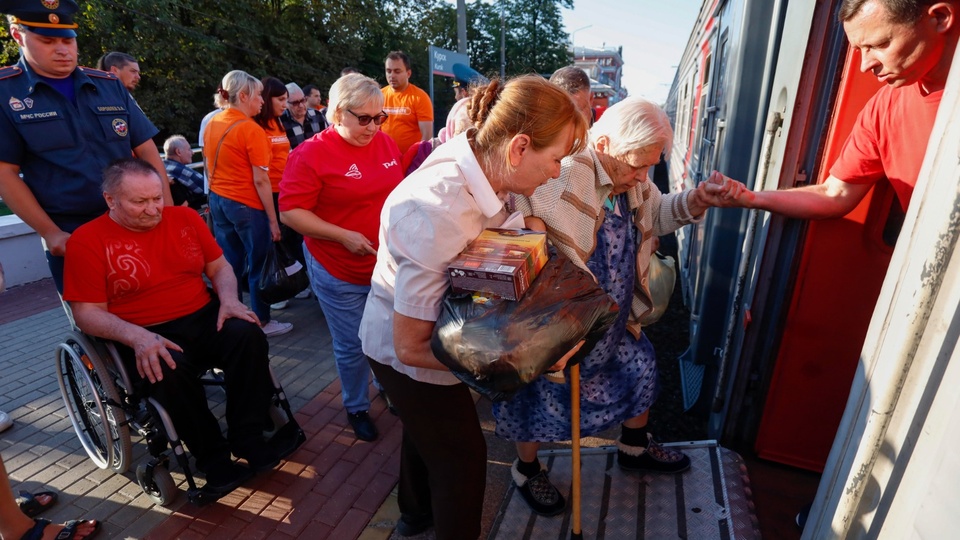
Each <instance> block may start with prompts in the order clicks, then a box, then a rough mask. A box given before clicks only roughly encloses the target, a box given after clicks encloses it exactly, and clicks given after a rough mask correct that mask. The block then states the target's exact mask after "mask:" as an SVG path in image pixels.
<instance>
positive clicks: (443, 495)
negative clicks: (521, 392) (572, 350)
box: [360, 75, 587, 540]
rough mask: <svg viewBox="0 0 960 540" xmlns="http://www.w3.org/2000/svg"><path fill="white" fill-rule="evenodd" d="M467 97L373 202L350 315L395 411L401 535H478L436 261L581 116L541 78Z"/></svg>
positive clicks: (475, 482)
mask: <svg viewBox="0 0 960 540" xmlns="http://www.w3.org/2000/svg"><path fill="white" fill-rule="evenodd" d="M470 99H471V102H470V108H469V114H470V125H471V127H470V128H469V129H468V130H467V131H466V132H464V133H462V134H461V135H458V136H457V137H454V138H453V139H451V140H449V141H447V142H446V143H444V144H443V145H441V146H440V147H438V148H437V149H436V150H435V151H434V152H433V153H431V154H430V156H429V157H427V159H426V161H424V163H423V165H421V166H420V168H419V169H417V170H416V171H415V172H413V174H411V175H410V176H408V177H407V178H406V179H405V180H404V181H403V182H401V183H400V185H399V186H397V188H396V189H395V190H393V192H392V193H391V194H390V196H389V197H387V200H386V202H385V203H384V205H383V212H382V213H381V216H380V234H379V238H380V247H379V251H378V253H377V264H376V267H375V268H374V271H373V278H372V281H371V290H370V294H369V296H368V297H367V303H366V308H365V309H364V313H363V321H362V323H361V325H360V339H361V340H362V342H363V352H364V353H366V355H367V356H368V357H369V361H370V365H371V366H372V368H373V372H374V374H375V375H376V376H377V379H378V380H379V381H380V384H382V385H383V386H384V388H385V389H386V390H387V393H388V394H389V395H390V398H391V399H392V400H393V403H394V405H395V406H396V409H397V412H398V413H399V415H400V419H401V420H403V442H402V443H401V447H400V485H399V491H398V497H397V498H398V504H399V506H400V514H401V516H400V521H399V522H398V523H397V532H398V533H399V534H401V535H402V536H411V535H413V534H416V533H419V532H420V531H422V530H425V529H426V528H428V527H430V526H431V524H432V525H435V526H436V537H437V539H438V540H446V539H458V540H462V539H475V538H477V537H478V536H479V535H480V517H481V514H482V510H483V491H484V487H485V483H486V457H487V456H486V444H485V442H484V439H483V432H482V431H481V429H480V421H479V420H478V419H477V411H476V406H475V405H474V402H473V398H472V397H471V396H470V390H469V389H468V388H467V386H466V385H465V384H463V383H461V382H460V381H459V380H458V379H457V378H456V377H454V375H453V374H452V373H450V370H448V369H447V368H446V367H444V365H443V364H441V363H440V361H439V360H437V358H436V357H435V356H434V355H433V353H432V352H431V349H430V336H431V335H432V333H433V329H434V325H435V324H436V320H437V317H438V316H439V315H440V306H441V301H442V299H443V295H444V292H445V291H446V290H447V287H448V286H449V281H448V279H447V266H448V265H449V264H450V262H451V261H453V259H454V258H456V257H457V255H459V254H460V252H461V251H463V250H464V248H466V247H467V246H468V245H469V244H470V242H471V241H473V240H474V239H475V238H476V237H477V236H479V235H480V233H481V232H482V231H483V230H484V229H485V228H488V227H499V226H501V225H503V223H504V222H505V221H506V219H507V217H508V216H507V211H506V210H505V208H504V202H503V201H504V200H505V199H507V198H509V196H510V194H511V193H521V194H527V195H530V194H532V193H533V191H534V189H536V188H537V186H539V185H541V184H543V183H544V182H546V181H547V180H549V179H550V178H554V177H556V176H559V174H560V162H561V160H562V159H563V158H564V156H567V155H569V154H571V153H574V152H578V151H579V150H580V149H582V148H583V146H584V145H585V144H586V141H585V139H586V131H587V123H586V119H585V118H583V116H582V115H580V114H578V113H577V112H576V109H575V108H574V106H573V102H572V101H571V100H570V96H568V95H567V94H566V93H565V92H564V91H563V90H561V89H560V88H558V87H556V86H554V85H552V84H550V83H548V82H547V81H546V80H545V79H544V78H543V77H540V76H536V75H527V76H523V77H518V78H516V79H513V80H511V81H509V82H507V83H506V84H504V83H503V82H502V81H499V80H494V81H493V82H491V83H490V84H489V85H487V86H482V87H480V88H478V89H477V91H476V93H475V94H474V95H473V97H472V98H470ZM568 356H569V355H568ZM565 361H566V357H565V358H563V359H561V364H562V363H563V362H565ZM560 367H562V365H558V366H555V368H560Z"/></svg>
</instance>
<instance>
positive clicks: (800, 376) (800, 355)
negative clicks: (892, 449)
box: [755, 51, 902, 471]
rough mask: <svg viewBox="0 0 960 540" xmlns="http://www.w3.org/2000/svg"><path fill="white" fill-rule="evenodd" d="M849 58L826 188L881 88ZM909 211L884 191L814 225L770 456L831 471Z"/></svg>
mask: <svg viewBox="0 0 960 540" xmlns="http://www.w3.org/2000/svg"><path fill="white" fill-rule="evenodd" d="M854 55H855V53H854V52H853V51H848V52H847V55H846V60H845V63H844V67H843V76H842V79H841V82H840V86H839V90H838V92H837V97H836V102H835V106H834V108H833V117H832V120H831V123H830V126H829V129H828V131H827V134H826V138H825V140H824V141H823V143H824V145H823V148H824V151H823V153H822V156H821V158H820V165H819V174H818V175H817V179H816V181H817V182H823V181H824V180H825V179H826V178H827V176H829V170H830V165H831V164H832V163H833V162H834V161H835V160H836V158H837V156H838V154H839V152H840V149H841V147H842V145H843V142H844V140H845V139H846V137H847V134H848V133H849V132H850V129H851V127H852V125H853V123H854V121H855V119H856V117H857V114H858V113H859V111H860V110H861V109H862V107H863V105H864V104H865V103H866V101H867V100H868V99H869V98H870V97H871V96H872V95H873V94H874V93H875V92H876V90H877V89H878V88H879V83H878V82H877V81H876V78H875V77H874V76H873V75H872V74H863V73H860V71H859V57H858V56H857V57H856V58H855V57H854ZM900 220H902V212H900V211H899V203H898V202H897V201H896V198H895V196H894V193H893V191H892V189H890V187H889V185H888V184H887V183H885V182H881V183H879V184H878V185H877V186H876V187H874V189H872V190H871V192H870V194H868V196H867V197H866V198H865V199H864V200H863V201H862V202H861V204H860V205H859V206H858V207H857V208H856V209H854V210H853V211H852V212H851V213H850V214H848V215H847V216H845V217H843V218H841V219H831V220H823V221H812V222H810V223H809V225H808V226H807V231H806V235H805V237H804V238H803V240H802V247H801V252H800V253H801V255H800V257H799V263H798V265H797V271H796V280H795V284H794V289H793V292H792V295H791V299H790V304H789V308H788V312H787V315H786V320H785V324H784V326H783V334H782V338H781V343H780V347H779V351H778V353H777V358H776V363H775V367H774V370H773V374H772V377H771V381H770V386H769V390H768V392H767V398H766V403H765V406H764V409H763V415H762V419H761V421H760V426H759V431H758V433H757V438H756V444H755V448H756V451H757V453H758V455H759V456H760V457H763V458H765V459H770V460H773V461H778V462H781V463H787V464H790V465H794V466H798V467H802V468H806V469H811V470H815V471H821V470H822V469H823V465H824V463H825V461H826V458H827V454H828V453H829V450H830V446H831V444H832V443H833V439H834V436H835V434H836V430H837V426H838V425H839V422H840V417H841V415H842V413H843V408H844V404H845V403H846V399H847V395H848V393H849V390H850V384H851V381H852V378H853V374H854V370H855V369H856V365H857V360H858V358H859V353H860V350H861V348H862V346H863V340H864V336H865V335H866V331H867V326H868V324H869V322H870V317H871V315H872V313H873V307H874V304H875V303H876V299H877V296H878V295H879V292H880V286H881V284H882V281H883V278H884V275H885V273H886V269H887V266H888V264H889V262H890V255H891V253H892V243H893V241H895V238H896V233H895V232H894V231H896V230H897V228H898V227H897V222H898V221H900Z"/></svg>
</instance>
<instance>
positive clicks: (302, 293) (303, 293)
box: [294, 287, 310, 300]
mask: <svg viewBox="0 0 960 540" xmlns="http://www.w3.org/2000/svg"><path fill="white" fill-rule="evenodd" d="M294 298H296V299H297V300H303V299H304V298H310V288H309V287H307V288H306V289H304V290H302V291H300V292H298V293H297V295H296V296H294Z"/></svg>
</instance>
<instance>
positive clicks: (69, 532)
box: [20, 518, 100, 540]
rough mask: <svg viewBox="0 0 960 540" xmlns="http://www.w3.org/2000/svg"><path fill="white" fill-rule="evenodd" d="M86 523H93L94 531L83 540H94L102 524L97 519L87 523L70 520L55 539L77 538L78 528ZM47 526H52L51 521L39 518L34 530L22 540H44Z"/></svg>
mask: <svg viewBox="0 0 960 540" xmlns="http://www.w3.org/2000/svg"><path fill="white" fill-rule="evenodd" d="M84 523H93V531H91V532H90V534H88V535H86V536H84V537H83V540H86V539H87V538H93V537H94V536H96V535H97V533H98V532H100V522H99V521H97V520H95V519H89V520H86V521H79V520H75V519H74V520H70V521H68V522H66V523H64V524H63V530H62V531H60V533H59V534H57V536H56V537H55V540H73V539H74V538H76V536H77V527H79V526H80V525H83V524H84ZM47 525H50V520H48V519H43V518H38V519H34V520H33V528H31V529H30V530H29V531H27V532H26V533H24V535H23V536H21V537H20V540H42V539H43V530H44V529H46V528H47Z"/></svg>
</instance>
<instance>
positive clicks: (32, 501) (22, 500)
mask: <svg viewBox="0 0 960 540" xmlns="http://www.w3.org/2000/svg"><path fill="white" fill-rule="evenodd" d="M42 495H46V496H47V497H50V501H49V502H48V503H47V504H43V503H41V502H40V501H39V500H38V499H37V497H40V496H42ZM56 502H57V494H56V493H55V492H53V491H38V492H36V493H29V492H26V491H21V492H20V493H18V494H17V505H18V506H20V511H21V512H23V513H24V514H25V515H26V516H27V517H36V516H37V515H39V514H40V512H43V511H44V510H46V509H47V508H50V507H51V506H53V505H54V504H56Z"/></svg>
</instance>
